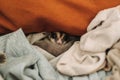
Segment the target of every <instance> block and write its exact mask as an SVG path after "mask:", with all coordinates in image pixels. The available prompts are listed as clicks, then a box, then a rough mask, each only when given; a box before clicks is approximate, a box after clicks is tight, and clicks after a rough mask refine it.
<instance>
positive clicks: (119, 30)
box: [57, 6, 120, 76]
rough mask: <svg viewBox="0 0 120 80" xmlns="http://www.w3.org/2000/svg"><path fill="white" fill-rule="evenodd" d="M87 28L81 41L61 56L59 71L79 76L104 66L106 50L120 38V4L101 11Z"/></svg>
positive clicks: (58, 65)
mask: <svg viewBox="0 0 120 80" xmlns="http://www.w3.org/2000/svg"><path fill="white" fill-rule="evenodd" d="M87 30H88V32H87V33H86V34H84V35H83V36H82V37H81V40H80V42H75V43H74V45H73V46H72V47H71V48H70V49H69V50H68V51H66V52H65V53H64V55H63V56H62V57H61V58H60V60H59V61H58V63H57V69H58V71H59V72H61V73H63V74H66V75H69V76H77V75H86V74H90V73H92V72H95V71H98V70H100V69H102V68H104V66H105V63H106V61H105V55H106V53H105V51H106V50H107V49H110V48H111V47H112V46H113V45H114V44H115V43H116V42H117V41H118V40H119V39H120V6H117V7H114V8H110V9H105V10H103V11H101V12H99V13H98V15H97V16H96V17H95V18H94V19H93V21H92V22H91V23H90V25H89V26H88V29H87Z"/></svg>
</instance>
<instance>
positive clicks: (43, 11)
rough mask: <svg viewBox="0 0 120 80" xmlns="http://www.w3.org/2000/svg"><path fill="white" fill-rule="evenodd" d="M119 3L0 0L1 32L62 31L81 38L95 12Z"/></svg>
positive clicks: (119, 0)
mask: <svg viewBox="0 0 120 80" xmlns="http://www.w3.org/2000/svg"><path fill="white" fill-rule="evenodd" d="M119 4H120V0H0V33H1V34H2V33H9V32H11V31H15V30H17V29H18V28H20V27H22V28H23V30H24V32H25V33H31V32H41V31H65V32H67V33H70V34H75V35H82V34H84V33H85V32H86V28H87V26H88V24H89V23H90V21H91V20H92V19H93V18H94V16H95V15H96V14H97V12H98V11H100V10H102V9H105V8H110V7H114V6H117V5H119Z"/></svg>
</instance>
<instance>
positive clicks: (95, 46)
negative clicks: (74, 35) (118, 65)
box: [80, 6, 120, 52]
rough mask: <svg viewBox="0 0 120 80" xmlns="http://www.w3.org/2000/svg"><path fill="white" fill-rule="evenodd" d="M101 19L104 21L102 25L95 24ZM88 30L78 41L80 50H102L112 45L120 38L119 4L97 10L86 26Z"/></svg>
mask: <svg viewBox="0 0 120 80" xmlns="http://www.w3.org/2000/svg"><path fill="white" fill-rule="evenodd" d="M101 21H104V22H103V23H102V25H100V26H97V25H98V24H99V23H100V22H101ZM96 26H97V28H96V29H94V30H91V29H93V27H96ZM88 31H89V32H88V33H86V34H85V35H83V36H82V38H81V41H80V48H81V49H82V50H85V51H90V52H103V51H105V50H106V49H108V48H110V47H112V45H113V44H114V43H116V42H117V41H118V40H119V39H120V35H119V34H120V6H117V7H114V8H110V9H106V10H103V11H101V12H99V13H98V15H97V16H96V17H95V19H93V21H92V22H91V23H90V25H89V26H88ZM113 37H114V38H113Z"/></svg>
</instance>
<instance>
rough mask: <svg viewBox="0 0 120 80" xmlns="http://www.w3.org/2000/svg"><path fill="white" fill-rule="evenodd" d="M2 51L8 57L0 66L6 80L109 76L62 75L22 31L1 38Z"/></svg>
mask: <svg viewBox="0 0 120 80" xmlns="http://www.w3.org/2000/svg"><path fill="white" fill-rule="evenodd" d="M0 51H3V52H4V53H6V54H5V55H6V56H7V60H6V63H4V64H2V65H0V74H1V75H2V76H3V78H4V80H104V79H105V76H106V75H109V73H108V74H107V73H106V72H105V71H99V72H97V73H93V74H90V75H87V76H77V77H68V76H65V75H62V74H60V73H59V72H58V71H57V70H55V69H54V67H53V66H52V65H51V64H50V62H49V61H48V60H47V59H46V58H45V56H43V54H42V53H40V52H39V51H38V50H37V49H36V48H34V47H33V46H32V45H30V44H29V42H28V40H27V39H26V37H25V35H24V33H23V31H22V30H21V29H19V30H17V31H15V32H13V33H10V34H7V35H4V36H1V37H0ZM56 60H57V59H56ZM54 62H57V61H54ZM55 64H56V63H55Z"/></svg>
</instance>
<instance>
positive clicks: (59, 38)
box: [48, 32, 70, 45]
mask: <svg viewBox="0 0 120 80" xmlns="http://www.w3.org/2000/svg"><path fill="white" fill-rule="evenodd" d="M48 38H49V40H50V41H51V42H53V43H57V44H59V45H62V44H65V43H67V42H69V41H70V39H69V36H68V35H67V34H66V33H64V32H51V33H50V35H49V36H48Z"/></svg>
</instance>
